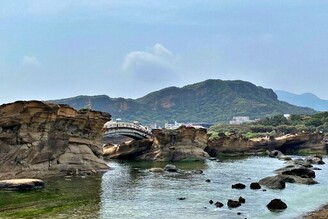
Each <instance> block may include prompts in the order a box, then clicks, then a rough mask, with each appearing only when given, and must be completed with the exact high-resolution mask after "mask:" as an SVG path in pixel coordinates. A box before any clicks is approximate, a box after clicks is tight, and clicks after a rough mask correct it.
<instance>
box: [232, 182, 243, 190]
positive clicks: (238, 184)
mask: <svg viewBox="0 0 328 219" xmlns="http://www.w3.org/2000/svg"><path fill="white" fill-rule="evenodd" d="M231 188H233V189H245V188H246V186H245V185H244V184H242V183H237V184H234V185H232V186H231Z"/></svg>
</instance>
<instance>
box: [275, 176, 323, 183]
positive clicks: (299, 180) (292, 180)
mask: <svg viewBox="0 0 328 219" xmlns="http://www.w3.org/2000/svg"><path fill="white" fill-rule="evenodd" d="M280 178H281V179H282V180H284V181H285V182H288V183H297V184H305V185H312V184H317V183H318V182H317V181H315V180H314V179H313V178H302V177H300V176H293V175H280Z"/></svg>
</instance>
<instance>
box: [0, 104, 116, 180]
mask: <svg viewBox="0 0 328 219" xmlns="http://www.w3.org/2000/svg"><path fill="white" fill-rule="evenodd" d="M109 120H110V115H109V114H108V113H102V112H97V111H93V110H87V109H85V110H80V111H76V110H74V109H73V108H71V107H69V106H67V105H57V104H51V103H46V102H41V101H17V102H14V103H10V104H4V105H1V106H0V178H3V179H10V178H22V177H44V176H51V175H59V174H67V173H68V172H70V173H72V171H73V172H74V173H79V174H88V173H94V172H95V171H96V170H101V169H107V168H108V166H107V165H106V163H105V162H104V160H103V149H102V128H103V125H104V124H105V123H106V122H107V121H109Z"/></svg>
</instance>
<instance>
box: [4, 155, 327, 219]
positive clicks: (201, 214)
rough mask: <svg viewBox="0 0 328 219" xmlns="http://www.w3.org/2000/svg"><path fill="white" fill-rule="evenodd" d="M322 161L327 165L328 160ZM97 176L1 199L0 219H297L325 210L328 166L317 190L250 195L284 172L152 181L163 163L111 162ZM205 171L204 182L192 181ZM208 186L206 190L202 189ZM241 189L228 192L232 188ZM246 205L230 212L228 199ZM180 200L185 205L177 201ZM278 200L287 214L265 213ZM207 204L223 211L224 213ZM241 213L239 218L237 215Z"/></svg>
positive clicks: (252, 168)
mask: <svg viewBox="0 0 328 219" xmlns="http://www.w3.org/2000/svg"><path fill="white" fill-rule="evenodd" d="M324 161H325V162H326V163H328V159H327V158H325V159H324ZM108 165H109V166H110V167H111V170H109V171H107V172H105V173H104V174H103V175H102V176H96V177H87V178H80V177H73V178H62V177H61V178H52V179H48V180H47V181H46V183H47V184H46V185H47V187H46V188H45V189H44V190H41V191H32V192H0V218H19V217H20V218H41V216H42V218H101V219H105V218H140V219H141V218H188V219H190V218H232V219H233V218H284V219H285V218H286V219H290V218H298V217H300V216H301V215H302V214H304V213H305V212H309V211H312V210H314V209H316V208H318V207H319V206H321V205H323V204H326V203H328V196H327V193H328V179H327V177H326V176H327V174H328V165H321V166H319V167H320V168H322V170H319V171H316V180H317V181H318V182H319V183H320V184H317V185H297V184H286V188H285V189H284V190H270V189H267V191H262V190H258V191H255V190H251V189H249V184H250V183H251V182H256V181H258V180H260V179H261V178H263V177H266V176H270V175H274V173H273V171H274V170H275V169H278V168H280V167H283V166H284V163H283V162H282V161H279V160H276V159H272V158H267V157H248V158H243V159H231V160H225V161H224V162H217V161H209V160H208V161H205V162H194V163H175V165H176V166H177V167H178V168H179V170H180V171H179V172H178V173H152V172H149V168H151V167H164V166H165V163H154V162H122V161H109V162H108ZM193 170H203V171H204V173H203V174H195V173H192V171H193ZM207 179H210V180H211V182H206V180H207ZM238 182H240V183H244V184H246V185H247V188H246V189H243V190H235V189H231V185H232V184H235V183H238ZM239 196H242V197H244V198H245V199H246V203H245V204H243V205H242V206H241V207H239V208H235V209H229V208H228V207H227V206H226V202H227V200H228V199H235V200H237V199H238V198H239ZM180 197H183V198H185V200H178V198H180ZM274 198H280V199H282V200H283V201H284V202H286V204H287V205H288V208H287V209H286V210H285V211H283V212H279V213H272V212H270V211H269V210H268V209H267V208H266V205H267V204H268V203H269V201H270V200H272V199H274ZM209 200H213V201H214V202H216V201H220V202H222V203H224V205H225V206H224V207H223V208H216V207H215V206H214V205H211V204H209ZM238 212H240V213H241V215H238V214H237V213H238Z"/></svg>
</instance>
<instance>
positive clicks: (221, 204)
mask: <svg viewBox="0 0 328 219" xmlns="http://www.w3.org/2000/svg"><path fill="white" fill-rule="evenodd" d="M214 205H215V207H217V208H222V207H223V203H222V202H215V204H214Z"/></svg>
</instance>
